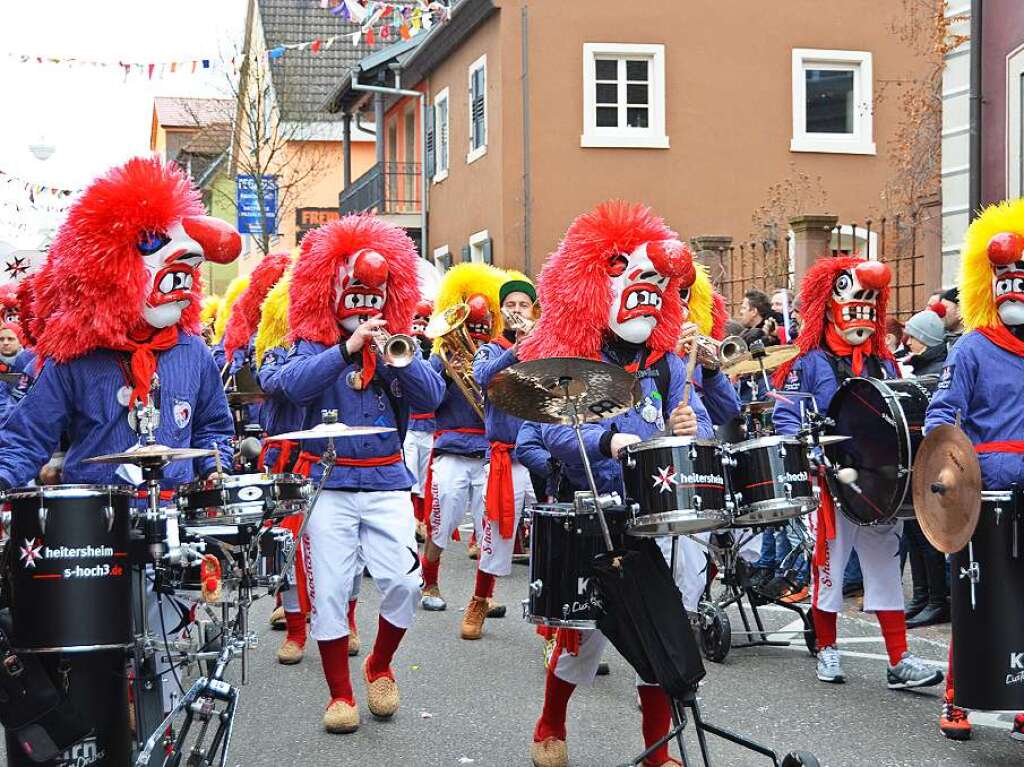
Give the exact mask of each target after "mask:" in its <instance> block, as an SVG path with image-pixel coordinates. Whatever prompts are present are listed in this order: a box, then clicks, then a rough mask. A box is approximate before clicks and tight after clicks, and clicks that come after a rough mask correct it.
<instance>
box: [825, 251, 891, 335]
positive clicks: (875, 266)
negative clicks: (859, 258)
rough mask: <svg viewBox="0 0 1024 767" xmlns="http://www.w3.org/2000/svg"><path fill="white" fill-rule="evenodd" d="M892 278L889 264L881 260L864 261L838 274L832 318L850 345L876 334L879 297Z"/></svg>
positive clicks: (833, 289) (832, 304)
mask: <svg viewBox="0 0 1024 767" xmlns="http://www.w3.org/2000/svg"><path fill="white" fill-rule="evenodd" d="M890 278H891V272H890V271H889V267H888V266H886V265H885V264H883V263H882V262H880V261H865V262H863V263H861V264H858V265H857V266H856V267H855V268H853V269H844V270H843V271H841V272H839V274H837V275H836V277H835V280H834V281H833V282H832V295H831V296H830V297H829V301H828V311H829V320H830V321H831V322H832V324H833V325H835V327H836V330H838V331H839V334H840V335H841V336H842V337H843V338H844V339H845V340H846V342H847V343H848V344H851V345H853V346H859V345H860V344H862V343H864V342H865V341H867V340H868V339H869V338H871V336H872V335H873V334H874V332H875V330H876V329H877V327H878V325H877V322H878V297H879V296H880V295H881V291H882V288H884V287H885V286H886V285H888V284H889V279H890Z"/></svg>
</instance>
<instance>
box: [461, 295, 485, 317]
mask: <svg viewBox="0 0 1024 767" xmlns="http://www.w3.org/2000/svg"><path fill="white" fill-rule="evenodd" d="M466 303H467V304H468V305H469V319H470V320H472V321H473V322H482V321H483V320H485V319H487V313H488V312H489V311H490V307H488V306H487V299H486V298H484V297H483V296H481V295H480V294H479V293H477V294H476V295H473V296H470V297H469V300H468V301H466Z"/></svg>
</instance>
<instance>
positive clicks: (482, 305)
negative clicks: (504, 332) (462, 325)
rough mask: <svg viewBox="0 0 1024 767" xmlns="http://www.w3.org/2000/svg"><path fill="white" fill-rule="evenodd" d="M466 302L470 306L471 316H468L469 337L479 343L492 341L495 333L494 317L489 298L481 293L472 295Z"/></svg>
mask: <svg viewBox="0 0 1024 767" xmlns="http://www.w3.org/2000/svg"><path fill="white" fill-rule="evenodd" d="M466 304H467V305H468V306H469V316H468V317H467V318H466V330H468V331H469V337H470V338H472V339H473V340H474V341H477V342H478V343H480V342H483V343H486V342H487V341H490V340H491V337H492V336H493V335H494V332H493V328H494V317H493V315H492V314H491V308H490V306H489V305H488V303H487V299H486V298H484V297H483V296H481V295H479V294H477V295H472V296H470V297H469V299H468V300H467V301H466Z"/></svg>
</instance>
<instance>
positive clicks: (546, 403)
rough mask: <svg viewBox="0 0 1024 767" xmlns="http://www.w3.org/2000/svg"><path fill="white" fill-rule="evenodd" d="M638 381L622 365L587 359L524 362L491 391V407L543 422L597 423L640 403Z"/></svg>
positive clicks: (494, 383)
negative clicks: (576, 421) (574, 419)
mask: <svg viewBox="0 0 1024 767" xmlns="http://www.w3.org/2000/svg"><path fill="white" fill-rule="evenodd" d="M639 396H640V387H639V385H638V382H637V380H636V377H635V376H634V375H633V374H632V373H628V372H626V371H625V370H623V369H622V368H620V367H618V366H617V365H612V364H609V363H607V362H598V361H596V360H589V359H584V358H582V357H551V358H549V359H542V360H531V361H530V362H519V363H517V364H515V365H513V366H512V367H510V368H507V369H506V370H503V371H502V372H501V373H499V374H498V375H496V376H495V377H494V380H493V381H491V385H490V386H488V387H487V398H488V400H489V401H490V403H491V404H492V405H494V406H495V407H497V408H499V409H501V410H504V411H505V412H506V413H509V414H511V415H514V416H516V417H517V418H523V419H525V420H527V421H536V422H538V423H560V424H571V423H572V419H573V413H576V414H578V417H579V420H580V422H581V423H595V422H597V421H602V420H604V419H605V418H613V417H615V416H617V415H620V414H621V413H625V412H626V411H627V410H629V409H630V408H631V407H633V405H634V404H635V403H636V402H637V400H638V399H639Z"/></svg>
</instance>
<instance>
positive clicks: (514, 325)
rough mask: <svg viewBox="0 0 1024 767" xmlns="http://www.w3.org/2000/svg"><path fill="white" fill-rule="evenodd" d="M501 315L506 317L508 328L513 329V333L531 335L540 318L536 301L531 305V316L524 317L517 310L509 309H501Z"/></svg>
mask: <svg viewBox="0 0 1024 767" xmlns="http://www.w3.org/2000/svg"><path fill="white" fill-rule="evenodd" d="M501 316H502V317H504V318H505V327H506V328H508V329H509V330H511V331H512V332H513V333H516V334H520V333H521V334H522V335H524V336H527V335H529V334H530V333H531V332H532V331H533V328H534V326H535V325H536V324H537V320H538V319H539V313H538V311H537V304H536V302H534V304H533V306H531V307H530V316H529V317H523V316H522V315H521V314H519V313H517V312H510V311H508V310H507V309H502V310H501Z"/></svg>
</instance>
